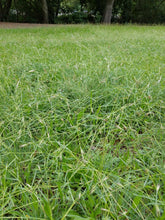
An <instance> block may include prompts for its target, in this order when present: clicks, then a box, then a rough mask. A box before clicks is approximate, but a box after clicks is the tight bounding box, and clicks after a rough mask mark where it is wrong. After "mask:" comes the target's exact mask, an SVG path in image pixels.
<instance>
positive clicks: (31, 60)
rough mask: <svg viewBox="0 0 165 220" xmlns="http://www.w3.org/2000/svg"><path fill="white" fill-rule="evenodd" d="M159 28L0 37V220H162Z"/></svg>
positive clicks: (28, 31)
mask: <svg viewBox="0 0 165 220" xmlns="http://www.w3.org/2000/svg"><path fill="white" fill-rule="evenodd" d="M164 162H165V27H164V26H135V25H134V26H133V25H125V26H120V25H112V26H103V25H73V26H72V25H70V26H65V25H63V26H62V25H61V26H54V27H52V26H51V27H38V28H37V27H35V28H20V29H18V28H17V29H0V219H26V220H30V219H34V220H37V219H38V220H39V219H42V220H46V219H48V220H113V219H116V220H127V219H129V220H139V219H143V220H152V219H153V220H155V219H160V220H163V219H165V163H164Z"/></svg>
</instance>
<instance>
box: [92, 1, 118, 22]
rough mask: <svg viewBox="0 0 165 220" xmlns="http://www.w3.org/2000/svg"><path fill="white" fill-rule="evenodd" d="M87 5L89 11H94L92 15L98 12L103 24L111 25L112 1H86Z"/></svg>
mask: <svg viewBox="0 0 165 220" xmlns="http://www.w3.org/2000/svg"><path fill="white" fill-rule="evenodd" d="M88 4H89V7H90V9H91V10H93V11H94V14H96V13H97V12H99V13H100V15H102V17H103V20H102V21H103V23H106V24H110V23H111V18H112V9H113V4H114V0H102V1H100V0H88Z"/></svg>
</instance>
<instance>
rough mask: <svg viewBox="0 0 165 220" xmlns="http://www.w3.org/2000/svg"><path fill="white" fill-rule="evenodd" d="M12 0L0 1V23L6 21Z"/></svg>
mask: <svg viewBox="0 0 165 220" xmlns="http://www.w3.org/2000/svg"><path fill="white" fill-rule="evenodd" d="M11 4H12V0H6V1H4V0H0V21H6V20H7V17H8V15H9V11H10V8H11Z"/></svg>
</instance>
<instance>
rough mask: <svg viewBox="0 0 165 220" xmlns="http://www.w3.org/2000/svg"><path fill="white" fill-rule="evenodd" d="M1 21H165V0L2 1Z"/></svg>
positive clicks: (0, 3)
mask: <svg viewBox="0 0 165 220" xmlns="http://www.w3.org/2000/svg"><path fill="white" fill-rule="evenodd" d="M0 21H13V22H31V23H88V22H92V23H99V22H104V23H111V21H112V22H117V23H130V22H133V23H164V22H165V0H101V1H100V0H0Z"/></svg>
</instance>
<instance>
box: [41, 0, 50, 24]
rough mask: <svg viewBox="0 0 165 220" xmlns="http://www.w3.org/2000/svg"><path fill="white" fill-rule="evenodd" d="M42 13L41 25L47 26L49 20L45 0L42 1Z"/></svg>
mask: <svg viewBox="0 0 165 220" xmlns="http://www.w3.org/2000/svg"><path fill="white" fill-rule="evenodd" d="M42 11H43V23H44V24H48V23H49V18H48V5H47V1H46V0H42Z"/></svg>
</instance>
